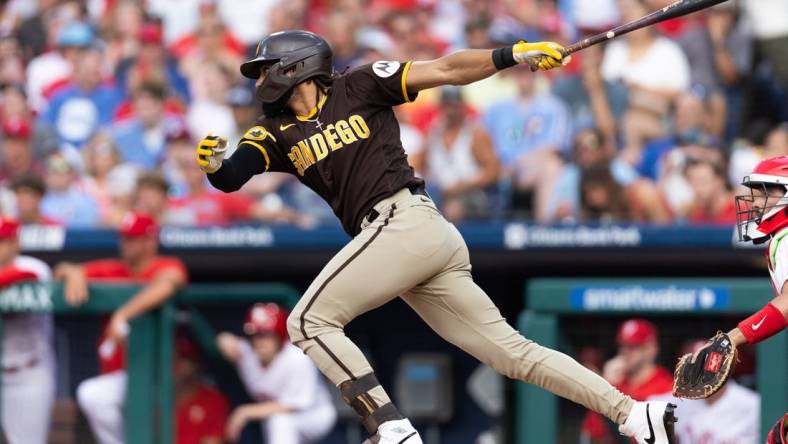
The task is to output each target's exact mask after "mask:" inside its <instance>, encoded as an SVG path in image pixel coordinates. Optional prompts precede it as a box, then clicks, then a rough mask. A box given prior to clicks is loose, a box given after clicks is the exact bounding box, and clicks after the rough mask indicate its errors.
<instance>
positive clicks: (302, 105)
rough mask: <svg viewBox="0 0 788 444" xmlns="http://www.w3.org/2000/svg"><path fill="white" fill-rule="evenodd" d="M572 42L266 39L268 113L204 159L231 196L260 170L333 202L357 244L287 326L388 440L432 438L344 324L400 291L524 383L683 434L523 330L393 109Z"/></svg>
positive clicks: (468, 347)
mask: <svg viewBox="0 0 788 444" xmlns="http://www.w3.org/2000/svg"><path fill="white" fill-rule="evenodd" d="M561 49H562V48H561V46H560V45H558V44H555V43H549V42H547V43H545V42H542V43H525V42H520V43H517V44H515V45H512V46H508V47H504V48H498V49H495V50H462V51H458V52H455V53H453V54H450V55H447V56H445V57H442V58H439V59H436V60H431V61H423V62H412V61H406V62H401V61H378V62H375V63H372V64H367V65H363V66H361V67H359V68H357V69H354V70H352V71H350V72H348V73H346V74H337V73H335V72H333V70H332V64H331V63H332V52H331V48H330V47H329V46H328V44H327V43H326V41H325V40H323V39H322V38H321V37H319V36H317V35H315V34H312V33H310V32H306V31H285V32H278V33H274V34H271V35H269V36H267V37H266V38H264V39H263V40H262V41H261V42H260V44H259V45H258V47H257V54H256V56H255V58H254V59H252V60H250V61H248V62H246V63H244V64H243V65H242V66H241V73H242V74H243V75H244V76H246V77H248V78H252V79H256V85H257V94H258V96H259V98H260V99H261V101H262V103H263V116H262V117H261V118H260V120H259V121H258V125H257V126H254V127H252V128H250V129H249V130H248V131H247V132H246V133H245V134H244V137H243V138H242V139H241V141H240V142H239V143H238V147H237V150H236V151H235V152H234V153H233V155H232V157H230V158H228V159H224V155H225V152H226V149H227V147H226V142H225V141H224V139H222V138H219V137H217V136H214V135H212V134H209V135H208V136H207V137H205V138H204V139H203V140H202V141H201V142H200V143H199V145H198V147H197V162H198V164H199V165H200V168H202V169H203V170H204V171H205V172H206V173H207V174H208V179H209V180H210V181H211V183H212V184H213V185H214V186H215V187H216V188H218V189H220V190H223V191H225V192H232V191H235V190H238V189H239V188H240V187H241V186H242V185H243V184H244V183H246V182H247V181H248V180H249V179H250V178H251V177H252V176H254V175H255V174H260V173H263V172H266V171H279V172H286V173H290V174H292V175H294V176H296V178H298V180H300V181H301V182H302V183H304V184H305V185H306V186H307V187H309V188H311V189H312V190H314V191H315V192H316V193H318V194H319V195H320V196H321V197H322V198H323V199H325V200H326V201H327V202H328V203H329V204H330V205H331V207H332V208H333V210H334V213H335V214H336V215H337V217H338V218H339V219H341V221H342V226H343V227H344V229H345V231H346V232H347V233H348V234H349V235H350V236H352V238H353V239H352V240H351V241H350V243H349V244H348V245H346V246H345V247H344V248H343V249H342V250H341V251H340V252H339V253H337V255H336V256H334V258H332V259H331V261H329V263H328V264H327V265H326V267H325V268H324V269H323V271H322V272H321V273H320V274H319V275H318V276H317V278H316V279H315V280H314V282H313V283H312V285H310V287H309V288H308V289H307V291H306V293H305V294H304V295H303V297H302V298H301V301H300V302H299V303H298V304H297V305H296V307H295V309H294V310H293V312H292V313H291V314H290V316H289V318H288V332H289V334H290V339H291V340H292V341H293V344H295V345H297V346H298V347H300V348H301V349H302V350H304V352H305V353H306V354H307V355H309V357H310V358H312V360H313V361H314V362H315V363H316V364H317V366H318V367H319V368H320V370H321V371H322V372H323V373H324V374H325V375H326V376H327V377H328V378H329V379H330V380H331V381H332V382H333V383H334V384H336V385H337V387H338V388H339V390H340V391H341V393H342V396H343V398H344V399H345V401H346V402H347V403H348V404H350V406H352V408H353V409H354V410H355V411H356V412H357V413H358V414H359V415H360V416H361V419H362V422H363V424H364V426H365V427H366V429H367V430H368V431H369V433H370V435H372V437H371V439H370V440H369V442H372V443H379V444H419V443H421V442H422V441H421V438H420V437H419V435H418V433H417V432H416V430H415V429H414V428H413V426H412V425H411V423H410V422H409V421H408V420H407V419H405V418H403V416H402V415H401V414H400V412H399V411H398V410H397V408H396V407H395V406H394V404H393V403H392V402H391V399H390V398H389V396H388V394H387V393H386V391H385V390H384V389H383V387H381V386H380V384H379V383H378V381H377V379H376V377H375V374H374V372H373V370H372V367H371V366H370V364H369V362H367V360H366V358H365V357H364V355H363V353H362V352H361V351H360V350H359V348H358V347H356V345H355V344H353V343H352V342H351V341H350V340H349V339H348V338H347V336H345V333H344V330H343V328H344V326H345V324H347V323H348V322H350V321H351V320H352V319H353V318H355V317H356V316H358V315H360V314H362V313H365V312H367V311H369V310H372V309H374V308H377V307H379V306H381V305H383V304H385V303H387V302H388V301H390V300H392V299H393V298H395V297H397V296H399V297H401V298H402V299H403V300H404V301H405V302H406V303H408V304H409V305H410V306H411V307H412V308H413V309H414V310H415V311H416V312H417V313H418V314H419V315H420V316H421V317H422V318H423V319H424V321H425V322H427V324H429V325H430V326H431V327H432V328H433V329H434V330H435V331H436V332H437V333H438V334H440V335H441V336H442V337H443V338H445V339H446V340H448V341H450V342H452V343H453V344H456V345H457V346H459V347H461V348H463V349H464V350H465V351H467V352H468V353H470V354H471V355H473V356H475V357H476V358H478V359H479V360H481V361H482V362H484V363H485V364H487V365H490V366H491V367H493V368H495V369H496V370H497V371H499V372H500V373H502V374H504V375H506V376H509V377H511V378H516V379H520V380H523V381H526V382H529V383H533V384H536V385H538V386H540V387H542V388H544V389H546V390H549V391H551V392H553V393H555V394H557V395H559V396H562V397H565V398H568V399H570V400H572V401H575V402H578V403H580V404H582V405H584V406H586V407H587V408H589V409H591V410H594V411H597V412H599V413H601V414H602V415H604V416H606V417H608V418H610V419H611V420H613V421H614V422H615V423H617V424H621V427H620V431H621V433H623V434H625V435H627V436H632V437H635V438H636V439H637V440H638V442H640V443H647V442H648V443H649V444H654V443H660V444H667V443H669V442H672V439H673V438H672V435H673V432H672V430H673V422H674V421H675V417H674V414H673V407H672V406H669V405H668V403H667V402H653V403H652V402H648V403H645V402H635V401H634V400H632V399H631V398H630V397H628V396H626V395H624V394H622V393H621V392H619V391H618V390H616V389H615V388H614V387H612V386H611V385H610V384H609V383H608V382H607V381H605V380H604V379H603V378H602V377H600V376H598V375H596V374H595V373H593V372H591V371H590V370H587V369H586V368H585V367H583V366H581V365H580V364H578V363H577V362H575V361H574V360H573V359H571V358H570V357H568V356H566V355H564V354H561V353H558V352H556V351H553V350H550V349H547V348H544V347H541V346H539V345H537V344H535V343H534V342H532V341H529V340H527V339H525V338H523V337H522V336H521V335H520V334H519V333H518V332H517V331H516V330H514V329H513V328H512V327H511V326H510V325H509V324H508V323H507V322H506V320H505V319H504V318H503V317H502V316H501V314H500V312H499V311H498V309H497V308H496V307H495V305H494V304H493V303H492V301H491V300H490V298H489V297H488V296H487V295H486V294H485V293H484V291H482V289H481V288H479V287H478V286H477V285H476V284H475V283H474V282H473V278H472V277H471V265H470V262H469V257H468V249H467V247H466V245H465V242H464V240H463V239H462V237H461V235H460V233H459V232H458V231H457V229H456V228H455V227H454V226H453V225H452V224H450V223H448V222H447V221H446V220H445V219H444V218H443V216H442V215H441V213H440V211H439V210H438V209H437V208H436V207H435V204H434V203H433V202H432V199H430V196H429V195H428V194H427V193H426V192H425V190H424V181H423V180H421V179H419V178H416V177H415V176H414V174H413V170H412V169H411V168H410V167H409V166H408V163H407V159H406V156H405V152H404V150H403V148H402V144H401V142H400V134H399V125H398V123H397V119H396V117H395V116H394V112H393V111H392V107H393V106H396V105H400V104H402V103H405V102H410V101H412V100H414V99H415V98H416V96H417V94H418V92H419V91H420V90H423V89H427V88H432V87H436V86H441V85H448V84H452V85H463V84H467V83H471V82H474V81H477V80H481V79H484V78H486V77H489V76H491V75H493V74H495V73H496V72H498V71H499V70H502V69H506V68H510V67H513V66H516V65H518V64H527V65H530V66H531V67H533V68H534V69H537V68H538V69H543V70H547V69H551V68H555V67H559V66H561V64H562V62H563V60H562V59H563V56H562V54H561V52H560V51H561Z"/></svg>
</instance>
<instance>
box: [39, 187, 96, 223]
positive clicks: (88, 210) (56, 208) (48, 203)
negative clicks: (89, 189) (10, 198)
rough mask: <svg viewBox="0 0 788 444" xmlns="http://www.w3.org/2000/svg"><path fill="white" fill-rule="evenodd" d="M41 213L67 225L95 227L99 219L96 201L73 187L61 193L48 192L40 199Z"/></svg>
mask: <svg viewBox="0 0 788 444" xmlns="http://www.w3.org/2000/svg"><path fill="white" fill-rule="evenodd" d="M41 214H43V215H44V216H47V217H50V218H52V219H55V220H57V221H60V222H62V223H63V224H64V225H65V226H67V227H95V226H97V225H98V224H99V219H100V214H99V208H98V204H97V203H96V201H94V200H93V199H92V198H91V197H90V196H88V195H87V194H85V193H82V192H80V191H79V190H77V189H76V188H75V187H71V188H69V189H68V191H65V192H62V193H59V192H52V191H50V192H48V193H47V194H46V195H45V196H44V198H43V199H42V200H41Z"/></svg>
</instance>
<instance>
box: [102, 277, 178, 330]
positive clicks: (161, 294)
mask: <svg viewBox="0 0 788 444" xmlns="http://www.w3.org/2000/svg"><path fill="white" fill-rule="evenodd" d="M179 287H180V285H179V283H178V282H177V281H176V280H175V279H173V278H162V279H157V280H156V281H154V282H151V283H150V284H148V285H147V286H145V288H143V289H142V290H140V292H139V293H137V295H136V296H134V297H133V298H132V299H131V300H129V301H128V302H126V303H125V304H124V305H123V306H121V307H120V308H118V310H117V314H119V315H120V316H122V317H123V319H126V320H132V319H134V318H136V317H137V316H140V315H142V314H144V313H147V312H148V311H150V310H153V309H155V308H157V307H159V306H160V305H161V304H163V303H164V302H165V301H166V300H167V299H169V298H170V297H172V296H173V295H174V294H175V292H176V291H178V288H179Z"/></svg>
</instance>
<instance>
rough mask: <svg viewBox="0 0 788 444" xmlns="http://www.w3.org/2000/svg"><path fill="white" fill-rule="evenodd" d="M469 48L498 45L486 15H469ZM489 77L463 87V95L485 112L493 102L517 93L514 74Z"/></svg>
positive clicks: (487, 47)
mask: <svg viewBox="0 0 788 444" xmlns="http://www.w3.org/2000/svg"><path fill="white" fill-rule="evenodd" d="M465 40H466V41H467V44H468V48H479V49H489V48H494V47H496V46H503V44H501V45H498V44H497V42H493V41H492V40H491V39H490V19H489V17H487V16H486V15H481V16H478V17H469V20H468V22H467V23H466V24H465ZM508 74H509V73H507V75H499V76H492V77H488V78H486V79H484V80H480V81H478V82H473V83H471V84H470V85H466V86H464V87H463V89H462V90H463V91H462V93H463V97H464V98H465V100H466V101H467V102H468V104H469V105H471V106H472V107H473V108H475V109H477V110H479V111H480V112H485V111H486V110H487V109H488V108H489V107H490V106H492V105H493V104H495V103H497V102H500V101H502V100H506V99H508V98H510V97H513V96H516V95H517V82H515V81H514V80H513V79H512V77H513V76H512V75H508Z"/></svg>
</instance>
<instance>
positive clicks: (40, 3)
mask: <svg viewBox="0 0 788 444" xmlns="http://www.w3.org/2000/svg"><path fill="white" fill-rule="evenodd" d="M30 3H33V2H30ZM57 4H58V1H57V0H37V1H36V2H35V11H34V14H33V15H32V16H30V17H27V18H26V19H25V20H24V21H22V23H20V24H19V26H18V29H17V34H18V35H19V44H20V45H21V47H22V51H23V53H24V57H25V59H27V60H30V59H32V58H34V57H36V56H38V55H40V54H42V53H43V52H44V51H45V50H47V49H48V48H49V47H50V43H51V42H49V41H47V40H48V37H49V35H50V32H48V31H50V30H51V27H52V25H53V22H54V21H55V20H54V19H53V16H55V15H56V14H57V12H58V8H57Z"/></svg>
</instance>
